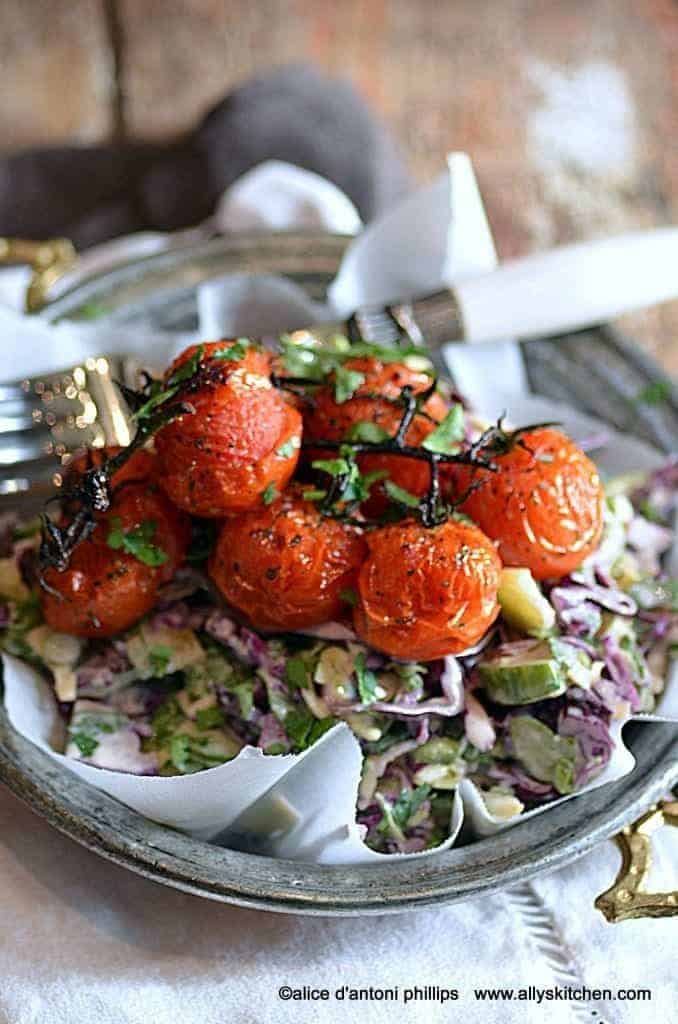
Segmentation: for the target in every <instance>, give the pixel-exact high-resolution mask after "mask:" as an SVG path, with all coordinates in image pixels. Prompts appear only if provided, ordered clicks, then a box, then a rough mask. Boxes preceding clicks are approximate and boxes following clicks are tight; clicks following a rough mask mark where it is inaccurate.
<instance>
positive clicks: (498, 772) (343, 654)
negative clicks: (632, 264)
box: [0, 460, 678, 853]
mask: <svg viewBox="0 0 678 1024" xmlns="http://www.w3.org/2000/svg"><path fill="white" fill-rule="evenodd" d="M677 493H678V462H676V461H675V460H674V461H672V462H670V463H668V464H667V465H665V466H664V467H663V468H662V469H660V470H658V471H657V472H655V473H653V474H652V475H650V476H649V477H647V478H642V479H638V478H637V477H633V476H629V477H628V478H618V479H616V480H613V481H611V482H610V483H609V485H608V488H607V499H606V511H605V516H606V523H605V530H604V534H603V538H602V541H601V544H600V547H599V549H598V551H597V552H596V553H595V555H594V556H592V557H591V558H589V559H588V560H587V561H586V562H585V563H584V564H583V565H582V566H581V567H580V569H579V570H578V571H577V572H574V573H572V575H570V576H568V577H566V578H563V579H559V580H557V581H550V582H549V583H547V584H544V585H541V586H539V585H538V584H537V583H536V582H535V581H534V580H533V579H532V577H531V576H530V574H529V572H528V571H527V570H523V569H514V570H505V580H504V579H503V582H502V588H501V590H500V595H499V596H500V604H501V605H502V615H501V617H500V619H499V620H498V623H497V624H496V625H495V626H494V627H493V628H492V630H491V631H490V633H488V635H487V636H486V637H485V638H484V640H483V642H482V643H481V644H479V645H478V646H477V647H476V648H475V649H473V650H470V651H467V652H464V654H463V655H460V656H458V657H456V658H453V657H448V658H446V659H444V660H439V661H433V662H429V663H427V664H417V663H405V662H397V661H393V660H389V659H388V658H387V657H386V656H384V655H381V654H379V653H377V652H375V651H373V650H371V649H369V648H367V647H365V646H364V645H363V644H361V643H358V642H357V641H356V640H355V638H354V637H353V635H352V633H351V631H350V630H349V629H348V628H347V627H345V626H344V625H342V624H338V623H337V624H328V626H326V627H321V628H319V629H316V630H311V631H309V633H308V634H306V635H299V634H284V635H268V636H264V635H261V634H259V633H257V632H255V631H254V630H252V629H250V628H248V627H247V626H245V625H243V624H242V622H241V621H238V620H237V619H236V618H235V617H234V616H233V615H232V614H231V613H230V612H229V611H228V610H227V609H226V608H225V607H224V605H223V603H221V601H220V600H219V599H218V597H216V596H215V594H214V592H213V591H212V590H211V589H210V586H209V583H208V581H207V577H206V576H205V575H204V574H203V572H202V571H201V570H200V568H199V567H198V568H195V567H193V568H184V569H181V570H180V571H179V572H178V573H177V576H176V577H175V579H174V580H173V581H172V582H171V583H170V584H168V586H167V587H166V589H165V591H164V592H163V597H162V601H161V602H160V603H159V605H158V606H157V608H156V609H155V610H154V611H153V613H152V614H151V615H149V616H147V617H146V618H145V619H144V620H142V621H141V622H140V623H138V624H137V625H136V626H135V627H134V628H132V629H131V630H129V631H128V632H127V633H124V634H122V635H120V636H118V637H117V638H115V639H113V640H108V641H103V640H98V641H82V640H79V639H77V638H75V637H71V636H64V635H61V634H57V633H54V632H53V631H51V630H50V629H49V628H48V627H47V626H46V625H45V624H43V623H42V622H41V617H40V603H39V600H38V595H37V584H36V572H35V559H36V547H37V543H38V532H37V526H35V525H34V524H28V525H27V526H20V525H18V523H17V522H16V521H15V520H13V519H12V518H10V517H5V518H4V519H2V520H0V645H1V646H2V648H3V649H4V650H5V651H7V652H9V653H12V654H14V655H17V656H19V657H21V658H24V659H26V660H28V661H30V662H31V663H32V664H34V665H35V666H37V667H38V668H39V669H40V670H41V671H42V672H44V673H45V674H46V675H47V676H48V678H50V679H51V680H52V682H53V685H54V689H55V693H56V697H57V700H58V701H59V707H60V709H61V712H62V714H63V716H64V718H65V720H66V722H67V726H68V742H67V748H66V753H67V755H69V756H70V757H73V758H76V759H78V760H82V761H86V762H88V763H89V764H92V765H96V766H99V767H105V768H109V769H113V770H116V771H122V772H130V773H135V774H140V775H157V774H159V775H178V774H185V773H191V772H198V771H201V770H203V769H206V768H211V767H213V766H216V765H220V764H223V763H224V762H227V761H229V760H230V759H232V758H234V757H235V756H236V755H237V754H238V752H239V751H240V750H241V749H242V748H243V747H244V746H246V745H252V746H255V747H259V748H260V749H261V750H263V751H264V752H265V753H266V754H267V755H270V756H275V755H277V754H283V753H290V752H291V753H299V752H301V751H303V750H306V749H307V748H308V747H310V746H311V745H312V744H313V743H315V742H316V740H318V739H319V737H320V736H322V735H323V734H324V733H325V732H326V731H327V730H328V729H330V728H331V727H332V726H333V725H334V724H336V723H337V722H345V723H347V724H348V726H349V727H350V728H351V729H352V731H353V732H354V734H355V736H356V737H357V739H358V741H359V742H360V745H361V747H362V750H363V754H364V763H363V774H362V781H361V784H360V790H359V794H358V808H357V814H358V822H359V823H360V824H361V825H362V826H363V829H364V835H365V841H366V842H367V844H368V845H369V846H370V847H372V848H373V849H375V850H379V851H381V852H386V853H392V852H416V851H420V850H424V849H428V848H432V847H435V846H437V845H438V844H439V843H440V842H441V841H442V840H443V839H445V838H446V836H447V834H448V831H449V822H450V815H451V808H452V799H453V795H454V791H455V789H456V788H457V786H458V784H459V782H460V780H461V779H464V778H466V779H470V780H472V781H473V782H474V783H475V784H476V786H477V787H478V789H479V790H480V792H481V794H482V796H483V799H484V801H485V804H486V806H487V809H488V812H489V813H491V814H492V815H494V816H495V817H497V818H500V819H510V818H513V817H515V816H516V815H519V814H520V813H521V812H522V811H523V810H525V809H531V808H533V807H537V806H540V805H543V804H546V803H548V802H549V801H551V800H554V799H556V798H557V797H559V796H561V795H565V794H569V793H573V792H576V791H577V790H579V789H581V788H582V787H583V786H585V785H586V784H587V783H589V782H590V781H591V780H592V779H594V778H595V777H596V775H598V774H599V773H600V772H601V771H602V770H603V769H604V767H605V765H606V764H607V763H608V761H609V759H610V756H611V754H612V751H613V747H614V741H613V739H612V736H611V732H610V729H611V725H612V723H614V722H615V721H618V720H623V719H625V718H626V717H628V716H629V715H630V714H633V713H637V712H648V711H651V710H652V709H653V708H654V706H655V703H656V701H657V699H658V697H659V695H660V693H661V690H662V687H663V684H664V680H665V678H666V674H667V668H668V662H669V659H670V658H671V657H672V656H673V654H674V653H675V650H676V644H677V643H678V608H677V585H676V581H675V580H671V579H669V578H667V576H666V574H665V573H664V571H663V568H662V557H663V556H664V555H665V553H666V552H667V551H668V549H669V547H670V546H671V544H672V540H673V530H672V520H673V517H674V515H675V512H676V494H677Z"/></svg>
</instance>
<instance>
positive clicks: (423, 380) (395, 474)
mask: <svg viewBox="0 0 678 1024" xmlns="http://www.w3.org/2000/svg"><path fill="white" fill-rule="evenodd" d="M344 370H348V371H351V372H354V373H359V374H361V375H362V376H363V378H364V380H363V382H362V383H361V384H360V385H359V387H358V388H357V389H356V391H355V392H354V394H353V396H352V397H351V398H349V399H347V401H345V402H337V400H336V396H335V385H334V383H333V382H332V383H330V384H328V385H326V386H324V387H322V388H320V389H319V390H318V391H317V392H316V394H315V395H314V396H313V400H312V402H311V403H310V404H309V408H308V410H307V412H306V413H305V415H304V436H305V438H306V439H307V440H309V441H322V440H326V441H344V440H346V439H347V438H351V437H352V436H353V434H354V432H355V430H356V426H357V424H361V423H367V424H374V425H375V426H376V427H378V428H381V430H383V431H384V432H385V433H386V434H388V436H389V437H393V436H394V435H395V433H396V430H397V429H398V425H399V423H400V421H401V419H402V416H403V412H404V407H403V405H401V404H399V402H398V399H399V398H400V397H401V395H402V391H403V388H404V387H406V386H407V387H410V388H411V389H412V391H413V393H414V394H415V395H417V394H422V392H424V391H426V390H427V388H429V387H430V385H431V378H430V377H429V376H428V374H426V373H419V372H417V371H416V370H411V369H409V367H407V366H405V365H404V364H403V363H382V362H381V361H380V360H378V359H375V358H372V357H370V358H363V359H349V360H347V362H346V363H345V364H344ZM446 413H447V405H446V404H445V401H444V400H443V398H442V396H441V395H439V394H438V393H437V392H434V393H433V394H432V395H431V397H430V398H429V399H428V400H427V402H426V404H425V405H424V407H423V409H422V410H421V412H420V413H418V414H417V415H416V416H415V417H414V420H413V421H412V423H411V425H410V427H409V430H408V431H407V434H406V436H405V441H406V443H407V444H408V445H411V446H412V447H418V446H419V445H421V443H422V441H424V440H425V438H426V437H428V435H429V434H430V433H431V431H432V430H434V429H435V426H436V423H439V422H440V421H441V420H443V419H444V418H445V415H446ZM322 455H323V457H324V455H325V453H324V452H323V453H322ZM358 464H359V466H360V469H361V471H362V472H363V473H369V472H372V471H378V470H382V471H384V472H385V473H387V474H388V477H389V479H390V480H392V481H393V483H395V484H397V485H398V486H399V487H403V488H404V489H405V490H406V491H409V492H410V494H416V495H418V496H422V495H424V494H425V493H426V491H427V490H428V487H429V484H430V478H431V474H430V470H429V468H428V466H427V465H426V463H424V462H421V461H418V460H416V459H408V458H404V457H403V456H399V455H388V454H385V455H379V454H375V455H361V456H360V457H359V458H358ZM385 503H386V497H385V495H384V492H383V489H382V485H381V484H380V483H377V484H375V485H374V486H373V488H372V492H371V496H370V501H369V502H368V503H366V506H365V508H366V511H367V512H368V514H370V515H377V514H378V513H379V512H380V511H381V510H382V509H383V508H384V505H385Z"/></svg>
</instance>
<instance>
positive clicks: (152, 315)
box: [0, 235, 678, 915]
mask: <svg viewBox="0 0 678 1024" xmlns="http://www.w3.org/2000/svg"><path fill="white" fill-rule="evenodd" d="M345 245H346V239H343V238H339V237H328V236H322V237H317V238H312V237H309V236H292V235H266V236H248V237H240V238H235V239H216V240H212V241H209V242H206V243H201V244H199V245H193V246H188V247H182V248H181V249H174V250H171V251H168V252H165V253H162V254H160V255H156V256H152V257H148V258H145V259H142V260H137V261H134V262H132V263H129V264H127V265H125V266H123V267H119V268H117V269H115V270H112V271H109V272H107V273H104V274H100V275H98V276H96V277H93V278H90V279H88V280H87V281H84V282H82V283H79V284H77V285H75V286H73V287H71V288H70V289H69V290H68V291H66V292H64V293H63V294H61V295H60V297H59V298H58V299H57V300H55V301H54V302H52V303H50V304H48V306H47V307H46V308H45V310H44V311H43V313H42V314H41V316H43V317H44V318H46V319H48V320H49V321H51V322H53V321H55V320H57V319H74V320H77V319H81V320H82V319H88V318H91V316H92V312H93V310H94V311H96V313H97V315H101V316H102V317H104V316H105V317H106V318H107V319H108V320H109V321H110V322H113V323H116V324H120V325H122V324H124V325H125V326H131V325H135V324H141V323H143V324H144V325H146V326H152V327H153V328H154V329H158V328H161V329H165V330H182V331H183V330H192V329H194V328H195V327H196V326H197V319H196V302H195V289H196V286H197V285H198V284H199V283H200V282H201V281H204V280H207V279H208V278H211V277H215V276H217V275H219V274H223V273H228V272H233V271H240V272H241V271H243V270H244V271H251V272H255V273H282V274H285V275H287V276H288V277H290V278H291V279H293V280H294V281H295V282H297V283H298V284H301V285H303V286H304V287H305V288H306V290H307V291H308V293H309V294H310V295H312V296H313V297H315V298H320V297H322V296H323V294H324V291H325V288H326V286H327V284H328V282H329V281H330V280H331V278H332V276H333V274H334V273H335V272H336V269H337V267H338V264H339V261H340V259H341V255H342V252H343V250H344V247H345ZM524 351H525V357H526V362H527V368H528V375H529V378H530V382H531V385H532V387H533V389H534V390H535V391H536V392H538V393H540V394H543V395H546V396H547V397H550V398H555V399H557V400H561V401H563V400H564V401H567V402H569V404H571V405H573V406H575V407H577V408H579V409H581V410H582V411H584V412H589V413H592V414H595V415H596V416H598V417H599V418H601V419H604V420H606V421H607V422H609V423H610V424H612V425H613V426H615V427H616V428H617V429H620V430H623V431H626V432H628V433H630V434H634V435H635V436H637V437H641V438H643V439H644V440H646V441H649V442H650V443H651V444H654V445H655V446H656V447H658V448H660V449H663V450H664V451H667V452H668V451H675V450H676V448H677V447H678V445H677V443H676V442H677V440H678V403H677V402H676V400H675V397H674V398H669V399H667V400H666V401H665V402H663V403H662V404H661V406H657V407H653V406H648V405H642V404H641V405H639V404H638V403H637V402H634V401H633V399H634V398H635V397H636V396H637V394H638V393H639V392H640V391H641V390H642V389H643V388H644V387H646V386H647V385H648V384H650V383H653V382H656V381H657V380H664V377H663V375H662V374H661V372H660V371H659V370H658V369H657V368H656V367H655V366H654V365H653V364H652V362H651V361H650V360H648V359H647V357H645V356H643V355H642V354H641V353H640V352H639V351H638V350H637V349H636V348H635V347H634V346H633V345H632V344H631V343H629V342H628V341H626V340H625V339H623V338H622V337H620V336H619V335H618V334H617V333H616V332H613V331H612V330H610V329H609V328H607V327H603V328H600V329H597V330H590V331H586V332H580V333H578V334H575V335H571V336H568V337H566V338H557V339H549V340H547V341H538V342H529V343H526V344H525V346H524ZM625 739H626V740H627V742H628V745H629V747H630V748H631V749H632V751H633V753H634V755H635V757H636V759H637V767H636V770H635V771H634V772H633V773H632V774H631V775H629V776H627V777H626V778H624V779H622V780H621V781H619V782H617V783H614V784H612V785H609V786H604V787H602V788H601V789H598V790H595V791H593V792H591V793H588V794H586V796H584V797H582V798H581V799H575V800H571V801H568V802H566V803H564V804H561V805H559V806H558V807H555V808H553V810H551V811H549V812H548V813H545V814H543V815H541V816H537V817H536V818H532V819H531V820H529V821H526V822H525V823H524V824H522V825H517V826H515V827H514V828H512V829H509V830H507V831H505V832H503V833H501V834H499V835H497V836H494V837H492V838H488V839H481V840H477V841H474V842H473V843H471V844H469V845H466V846H461V847H458V848H455V849H453V850H451V851H449V852H447V853H442V854H440V855H438V856H436V857H430V858H424V859H423V860H407V861H404V862H402V863H397V862H391V863H389V864H384V865H369V866H367V865H366V866H356V867H327V866H322V865H316V864H300V863H295V862H291V861H284V860H273V859H271V858H267V857H258V856H254V855H252V854H245V853H239V852H235V851H232V850H225V849H222V848H220V847H216V846H210V845H209V844H207V843H204V842H200V841H198V840H194V839H191V838H189V837H187V836H185V835H182V834H180V833H178V832H176V831H174V830H172V829H170V828H166V827H164V826H161V825H156V824H154V823H153V822H151V821H148V820H147V819H146V818H143V817H142V816H141V815H139V814H136V813H135V812H134V811H131V810H129V809H128V808H126V807H124V806H123V805H122V804H120V803H118V802H117V801H116V800H114V799H112V798H111V797H108V796H106V795H105V794H104V793H101V792H99V791H98V790H96V789H94V788H93V787H91V786H89V785H88V784H87V783H85V782H82V781H81V780H80V779H78V778H77V777H76V776H75V775H73V774H71V773H70V772H68V771H65V770H63V769H61V768H60V767H58V766H57V765H56V764H55V762H54V761H53V760H51V759H50V758H49V757H48V756H47V755H46V754H44V753H42V752H41V751H40V750H38V749H37V748H36V747H34V746H33V745H32V744H31V743H29V742H28V741H26V740H24V739H23V738H22V737H21V736H19V735H18V734H17V733H16V732H15V730H14V729H13V728H12V727H11V726H10V724H9V722H8V720H7V716H6V715H5V713H4V710H3V709H2V708H0V778H2V780H3V781H4V782H6V783H7V785H8V786H9V787H10V788H11V789H12V790H13V791H14V792H15V793H16V794H17V795H18V796H20V797H21V798H22V799H24V800H25V801H26V802H28V803H29V804H30V805H31V806H32V807H33V808H34V809H35V810H36V811H37V812H38V813H39V814H42V815H43V816H44V817H45V818H47V820H48V821H50V822H51V823H52V824H53V825H54V826H55V827H56V828H58V829H59V830H60V831H62V832H64V833H66V834H67V835H70V836H72V837H73V838H74V839H75V840H77V841H78V842H80V843H82V844H83V845H84V846H86V847H88V848H89V849H91V850H93V851H95V852H96V853H98V854H100V855H101V856H103V857H106V858H108V859H109V860H112V861H114V862H115V863H117V864H121V865H123V866H125V867H127V868H129V869H130V870H133V871H136V872H137V873H139V874H141V875H144V876H146V877H148V878H151V879H154V880H155V881H158V882H162V883H164V884H166V885H171V886H174V887H176V888H178V889H183V890H185V891H187V892H192V893H195V894H197V895H200V896H205V897H207V898H210V899H215V900H221V901H225V902H228V903H235V904H238V905H241V906H247V907H256V908H259V909H265V910H276V911H282V912H288V913H307V914H333V915H349V914H383V913H396V912H399V911H404V910H409V909H416V908H420V907H427V906H433V905H436V904H439V903H452V902H456V901H460V900H463V899H468V898H469V897H471V896H476V895H478V894H479V893H484V892H491V891H493V890H498V889H502V888H505V887H508V886H510V885H514V884H516V883H517V882H520V881H524V880H526V879H528V878H530V877H532V876H534V875H536V874H539V873H540V872H543V871H547V870H552V869H555V868H558V867H560V866H562V865H564V864H567V863H570V862H571V861H572V860H574V859H576V858H577V857H580V856H582V855H583V854H584V853H586V852H587V851H588V850H590V849H591V848H592V847H593V846H595V845H596V844H597V843H599V842H600V841H601V840H603V839H605V838H607V837H609V836H611V835H614V834H615V833H616V832H618V831H619V830H620V829H622V828H623V827H624V826H625V825H627V824H629V823H630V822H631V821H633V820H634V819H635V818H637V817H638V816H639V815H640V814H641V813H642V812H643V811H644V810H646V809H647V807H648V806H649V805H650V804H652V803H653V802H654V801H655V800H657V799H659V798H660V797H661V796H662V795H663V794H664V793H665V792H666V791H667V790H669V789H670V788H671V787H672V786H674V785H675V784H676V783H678V731H677V730H676V728H675V726H672V725H659V724H650V723H643V724H642V725H633V724H631V725H629V726H628V727H627V730H626V733H625Z"/></svg>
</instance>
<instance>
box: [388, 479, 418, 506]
mask: <svg viewBox="0 0 678 1024" xmlns="http://www.w3.org/2000/svg"><path fill="white" fill-rule="evenodd" d="M384 490H385V491H386V493H387V494H388V496H389V498H392V499H393V500H394V501H395V502H397V503H398V504H399V505H406V506H407V508H419V498H418V497H417V496H416V494H411V493H410V492H409V491H406V490H405V488H404V487H398V484H394V483H393V481H392V480H384Z"/></svg>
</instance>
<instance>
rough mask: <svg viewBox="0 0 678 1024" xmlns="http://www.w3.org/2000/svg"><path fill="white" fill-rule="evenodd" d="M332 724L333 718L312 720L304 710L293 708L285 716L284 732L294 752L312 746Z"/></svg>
mask: <svg viewBox="0 0 678 1024" xmlns="http://www.w3.org/2000/svg"><path fill="white" fill-rule="evenodd" d="M334 724H335V719H334V718H314V717H313V715H312V714H311V712H310V711H306V710H305V709H304V708H298V709H297V708H295V710H294V711H289V712H288V713H287V715H286V716H285V731H286V732H287V735H288V736H289V738H290V740H291V742H292V745H293V746H294V748H295V750H296V751H302V750H307V749H308V747H311V746H313V744H314V743H315V742H316V740H319V739H320V737H321V736H323V735H324V734H325V733H326V732H327V730H328V729H331V728H332V726H333V725H334Z"/></svg>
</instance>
